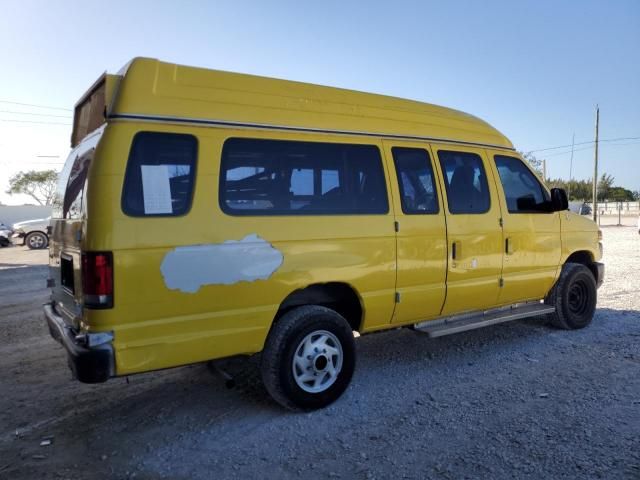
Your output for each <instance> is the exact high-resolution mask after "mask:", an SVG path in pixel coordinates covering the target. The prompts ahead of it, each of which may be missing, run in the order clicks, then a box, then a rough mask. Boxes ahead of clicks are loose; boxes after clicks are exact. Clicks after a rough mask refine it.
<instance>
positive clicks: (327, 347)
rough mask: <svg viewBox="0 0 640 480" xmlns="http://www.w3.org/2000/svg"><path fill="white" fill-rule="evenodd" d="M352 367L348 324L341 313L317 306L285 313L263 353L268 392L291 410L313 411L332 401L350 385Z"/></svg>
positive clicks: (352, 357) (264, 380)
mask: <svg viewBox="0 0 640 480" xmlns="http://www.w3.org/2000/svg"><path fill="white" fill-rule="evenodd" d="M354 368H355V342H354V339H353V331H352V330H351V327H350V326H349V324H348V323H347V321H346V320H345V319H344V318H343V317H342V316H341V315H340V314H338V313H337V312H335V311H334V310H331V309H329V308H326V307H322V306H318V305H308V306H303V307H298V308H294V309H293V310H290V311H289V312H287V313H285V314H284V315H283V316H282V317H281V318H280V319H278V320H277V322H276V324H275V325H274V326H273V328H272V329H271V332H270V333H269V336H268V338H267V342H266V344H265V348H264V350H263V352H262V363H261V370H262V380H263V382H264V384H265V387H266V388H267V391H268V392H269V394H271V396H272V397H273V398H274V399H275V400H276V401H277V402H278V403H280V404H281V405H283V406H285V407H287V408H290V409H292V410H298V409H302V410H313V409H317V408H322V407H325V406H327V405H329V404H330V403H332V402H333V401H335V400H336V399H337V398H338V397H340V395H342V393H343V392H344V391H345V390H346V388H347V387H348V386H349V382H350V381H351V377H352V376H353V371H354Z"/></svg>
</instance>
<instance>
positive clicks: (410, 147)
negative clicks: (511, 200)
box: [384, 141, 447, 323]
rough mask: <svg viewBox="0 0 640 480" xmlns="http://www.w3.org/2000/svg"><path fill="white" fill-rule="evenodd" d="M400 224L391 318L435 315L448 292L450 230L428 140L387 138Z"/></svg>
mask: <svg viewBox="0 0 640 480" xmlns="http://www.w3.org/2000/svg"><path fill="white" fill-rule="evenodd" d="M384 147H385V156H386V158H387V160H388V171H389V173H390V183H391V186H392V192H393V203H394V205H395V220H396V225H397V233H396V241H397V279H396V291H397V294H398V298H397V303H396V307H395V310H394V314H393V320H392V322H393V323H413V322H420V321H423V320H429V319H430V318H434V317H437V316H438V315H439V314H440V311H441V310H442V305H443V303H444V297H445V291H446V273H447V232H446V224H445V217H444V208H443V207H442V197H441V196H440V195H439V193H438V188H437V181H436V176H435V174H434V168H433V162H432V158H433V157H432V155H431V152H430V151H429V147H428V146H427V145H424V144H415V143H408V142H397V141H396V142H384Z"/></svg>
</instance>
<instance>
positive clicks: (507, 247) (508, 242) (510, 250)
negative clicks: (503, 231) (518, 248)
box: [504, 237, 513, 255]
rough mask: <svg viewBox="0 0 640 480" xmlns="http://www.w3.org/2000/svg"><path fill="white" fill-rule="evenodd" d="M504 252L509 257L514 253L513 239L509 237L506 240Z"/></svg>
mask: <svg viewBox="0 0 640 480" xmlns="http://www.w3.org/2000/svg"><path fill="white" fill-rule="evenodd" d="M504 252H505V253H506V254H507V255H511V254H512V253H513V242H512V241H511V237H507V238H505V240H504Z"/></svg>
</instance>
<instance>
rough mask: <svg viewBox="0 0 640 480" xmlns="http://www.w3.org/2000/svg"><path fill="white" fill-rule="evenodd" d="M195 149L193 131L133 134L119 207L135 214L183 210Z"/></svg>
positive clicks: (188, 203)
mask: <svg viewBox="0 0 640 480" xmlns="http://www.w3.org/2000/svg"><path fill="white" fill-rule="evenodd" d="M197 150H198V142H197V140H196V138H195V137H194V136H193V135H183V134H177V133H159V132H140V133H138V134H136V136H135V137H134V139H133V144H132V145H131V152H130V153H129V163H128V164H127V171H126V173H125V178H124V188H123V190H122V211H123V212H124V213H126V214H127V215H131V216H135V217H139V216H172V215H173V216H175V215H184V214H185V213H187V212H188V211H189V209H190V208H191V198H192V196H193V186H194V179H195V171H196V158H197Z"/></svg>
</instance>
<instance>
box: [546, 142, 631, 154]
mask: <svg viewBox="0 0 640 480" xmlns="http://www.w3.org/2000/svg"><path fill="white" fill-rule="evenodd" d="M600 142H602V140H599V141H598V143H600ZM591 143H595V142H591ZM625 145H640V142H629V143H614V144H612V145H601V146H600V147H623V146H625ZM592 148H593V147H592V146H591V145H590V146H588V147H582V148H576V149H575V150H574V152H581V151H583V150H591V149H592ZM569 153H571V150H566V151H564V152H556V153H551V154H548V155H545V158H549V157H557V156H560V155H567V154H569Z"/></svg>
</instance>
